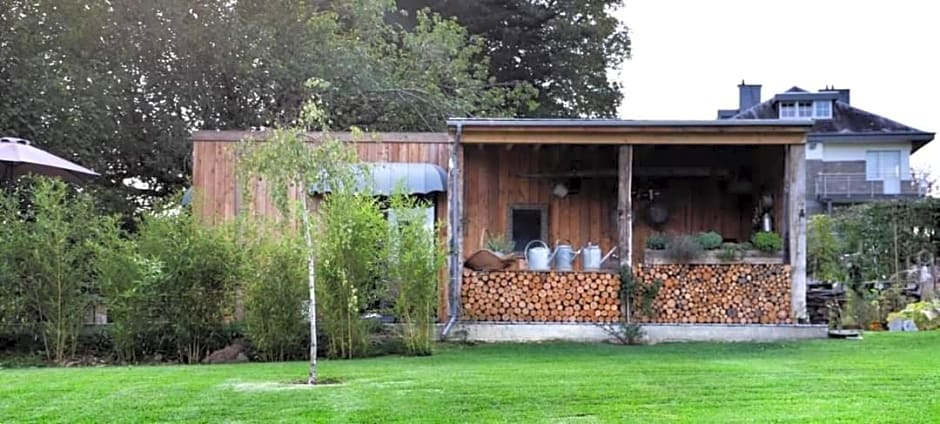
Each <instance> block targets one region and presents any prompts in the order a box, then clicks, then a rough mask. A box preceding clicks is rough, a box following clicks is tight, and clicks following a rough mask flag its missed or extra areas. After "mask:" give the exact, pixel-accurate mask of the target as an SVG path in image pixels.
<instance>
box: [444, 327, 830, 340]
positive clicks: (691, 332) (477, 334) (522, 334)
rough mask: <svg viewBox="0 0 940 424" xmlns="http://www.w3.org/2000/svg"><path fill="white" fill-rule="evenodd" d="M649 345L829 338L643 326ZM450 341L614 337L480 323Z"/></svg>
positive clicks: (788, 330) (786, 331) (796, 330)
mask: <svg viewBox="0 0 940 424" xmlns="http://www.w3.org/2000/svg"><path fill="white" fill-rule="evenodd" d="M643 330H644V331H645V333H646V339H645V340H646V342H647V343H663V342H777V341H786V340H805V339H822V338H826V333H827V330H828V329H827V327H826V326H825V325H785V324H779V325H757V324H644V325H643ZM447 339H448V340H461V341H462V340H466V341H478V342H545V341H553V340H564V341H578V342H604V341H608V340H610V339H611V337H610V336H609V335H608V334H607V332H606V331H604V329H603V328H601V327H600V326H598V325H595V324H577V323H572V324H568V323H538V324H536V323H532V324H526V323H513V324H507V323H477V322H461V323H457V324H456V325H454V327H453V328H452V329H451V332H450V334H449V335H448V337H447Z"/></svg>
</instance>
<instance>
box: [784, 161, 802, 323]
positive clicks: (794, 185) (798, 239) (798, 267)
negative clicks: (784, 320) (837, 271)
mask: <svg viewBox="0 0 940 424" xmlns="http://www.w3.org/2000/svg"><path fill="white" fill-rule="evenodd" d="M786 166H787V168H786V171H785V178H786V186H785V187H786V188H785V190H786V191H785V193H786V195H785V196H786V198H787V207H786V230H785V231H786V234H785V237H786V240H787V247H788V249H787V250H788V259H789V262H790V271H791V272H792V274H793V275H792V280H791V281H792V287H791V289H790V296H791V299H790V307H791V316H792V318H793V320H794V322H797V323H800V322H806V320H807V313H806V148H805V147H804V146H799V145H797V146H788V147H787V154H786Z"/></svg>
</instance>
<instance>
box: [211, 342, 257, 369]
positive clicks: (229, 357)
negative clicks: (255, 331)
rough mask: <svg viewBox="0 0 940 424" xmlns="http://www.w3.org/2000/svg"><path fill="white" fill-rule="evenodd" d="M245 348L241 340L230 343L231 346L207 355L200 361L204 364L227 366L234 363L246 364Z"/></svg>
mask: <svg viewBox="0 0 940 424" xmlns="http://www.w3.org/2000/svg"><path fill="white" fill-rule="evenodd" d="M246 351H247V348H246V346H245V342H244V341H243V340H241V339H236V340H234V341H232V344H230V345H228V346H226V347H224V348H222V349H219V350H217V351H215V352H212V353H211V354H209V356H207V357H206V359H203V360H202V363H204V364H227V363H235V362H248V355H247V353H246Z"/></svg>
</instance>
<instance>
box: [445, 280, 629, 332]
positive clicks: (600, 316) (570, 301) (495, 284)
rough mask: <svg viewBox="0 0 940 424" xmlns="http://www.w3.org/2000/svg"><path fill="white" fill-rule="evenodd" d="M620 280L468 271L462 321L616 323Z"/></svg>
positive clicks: (463, 295) (462, 296) (464, 281)
mask: <svg viewBox="0 0 940 424" xmlns="http://www.w3.org/2000/svg"><path fill="white" fill-rule="evenodd" d="M619 288H620V278H619V277H618V276H617V275H616V274H613V273H606V272H535V271H490V272H486V271H470V270H464V273H463V286H462V288H461V293H460V294H461V301H462V305H463V309H462V314H461V315H462V316H461V319H463V320H467V321H502V322H595V323H600V322H612V321H617V320H618V319H619V316H620V311H619V306H618V305H619V304H620V302H619V299H618V291H619Z"/></svg>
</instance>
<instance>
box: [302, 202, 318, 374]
mask: <svg viewBox="0 0 940 424" xmlns="http://www.w3.org/2000/svg"><path fill="white" fill-rule="evenodd" d="M300 197H301V203H302V205H303V211H301V216H302V217H303V226H304V242H305V243H306V244H307V286H308V289H309V290H310V305H309V307H308V308H307V314H308V318H309V319H310V375H309V376H308V377H307V384H317V292H316V277H317V270H316V265H317V261H316V257H315V256H314V253H313V236H312V235H311V231H310V212H309V211H308V210H307V193H305V192H301V194H300Z"/></svg>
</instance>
